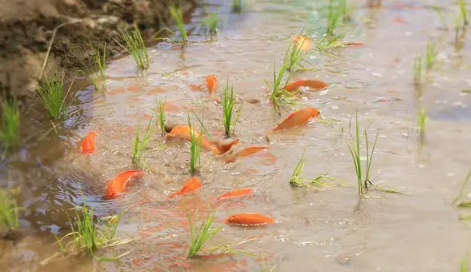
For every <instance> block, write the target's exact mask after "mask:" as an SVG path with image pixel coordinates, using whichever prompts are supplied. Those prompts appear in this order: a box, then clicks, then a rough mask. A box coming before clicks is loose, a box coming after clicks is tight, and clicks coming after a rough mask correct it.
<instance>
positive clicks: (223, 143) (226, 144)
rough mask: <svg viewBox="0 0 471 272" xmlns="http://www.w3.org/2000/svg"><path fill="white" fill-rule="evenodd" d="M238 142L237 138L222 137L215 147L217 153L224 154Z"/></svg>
mask: <svg viewBox="0 0 471 272" xmlns="http://www.w3.org/2000/svg"><path fill="white" fill-rule="evenodd" d="M238 143H239V139H223V140H220V141H218V142H217V149H218V151H219V152H218V153H219V154H224V153H226V152H228V151H230V150H231V149H232V147H234V146H235V145H236V144H238Z"/></svg>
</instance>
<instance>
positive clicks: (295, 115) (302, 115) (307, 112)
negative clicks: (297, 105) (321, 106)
mask: <svg viewBox="0 0 471 272" xmlns="http://www.w3.org/2000/svg"><path fill="white" fill-rule="evenodd" d="M317 115H319V110H317V109H316V108H313V107H305V108H302V109H300V110H297V111H295V112H292V113H290V115H288V117H286V118H285V119H284V120H283V121H281V123H279V124H278V125H277V126H276V127H275V128H273V131H275V130H283V129H288V128H293V127H296V126H300V125H303V124H306V123H307V122H308V121H309V119H311V118H313V117H316V116H317Z"/></svg>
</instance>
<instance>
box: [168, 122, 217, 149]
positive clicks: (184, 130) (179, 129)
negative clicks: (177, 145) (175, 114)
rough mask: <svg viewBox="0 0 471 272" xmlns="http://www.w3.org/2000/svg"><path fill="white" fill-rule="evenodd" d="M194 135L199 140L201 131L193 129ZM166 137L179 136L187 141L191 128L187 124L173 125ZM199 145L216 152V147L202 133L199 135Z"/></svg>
mask: <svg viewBox="0 0 471 272" xmlns="http://www.w3.org/2000/svg"><path fill="white" fill-rule="evenodd" d="M194 131H195V137H196V139H197V140H199V137H200V135H201V133H200V132H199V131H198V130H197V129H195V130H194ZM166 137H167V139H171V138H180V139H184V140H187V141H191V129H190V127H189V126H188V125H180V126H174V127H173V128H172V130H171V131H170V132H169V133H168V134H167V136H166ZM201 146H202V147H204V148H205V149H207V150H211V151H213V152H215V153H217V152H218V151H217V148H216V147H215V146H214V145H212V144H211V143H210V142H209V141H208V139H206V137H205V136H204V135H201Z"/></svg>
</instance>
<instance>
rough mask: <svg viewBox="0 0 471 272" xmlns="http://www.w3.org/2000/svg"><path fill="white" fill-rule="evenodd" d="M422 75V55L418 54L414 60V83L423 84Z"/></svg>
mask: <svg viewBox="0 0 471 272" xmlns="http://www.w3.org/2000/svg"><path fill="white" fill-rule="evenodd" d="M422 75H423V68H422V57H420V56H418V57H416V58H415V60H414V84H415V85H416V86H419V85H420V84H422Z"/></svg>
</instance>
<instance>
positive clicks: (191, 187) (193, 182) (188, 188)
mask: <svg viewBox="0 0 471 272" xmlns="http://www.w3.org/2000/svg"><path fill="white" fill-rule="evenodd" d="M199 188H201V182H200V180H199V179H198V178H197V177H189V178H188V179H187V180H186V183H185V185H183V187H182V188H181V189H180V190H178V191H176V192H175V193H173V194H170V195H169V196H168V198H173V197H175V196H177V195H184V194H188V193H191V192H193V191H195V190H196V189H199Z"/></svg>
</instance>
